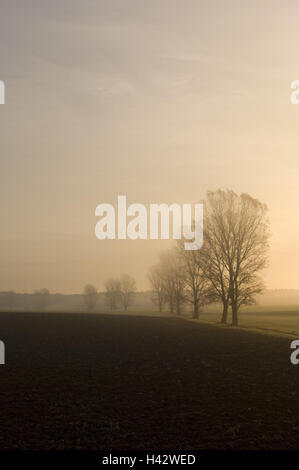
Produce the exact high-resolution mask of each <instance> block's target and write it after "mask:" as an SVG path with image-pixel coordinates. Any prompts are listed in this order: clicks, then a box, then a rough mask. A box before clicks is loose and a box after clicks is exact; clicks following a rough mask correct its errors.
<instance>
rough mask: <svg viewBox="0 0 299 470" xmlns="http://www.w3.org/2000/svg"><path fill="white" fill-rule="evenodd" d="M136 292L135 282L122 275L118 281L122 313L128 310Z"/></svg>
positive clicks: (127, 275)
mask: <svg viewBox="0 0 299 470" xmlns="http://www.w3.org/2000/svg"><path fill="white" fill-rule="evenodd" d="M135 292H136V281H135V279H134V278H133V277H132V276H130V275H129V274H123V275H122V277H121V279H120V293H121V299H122V304H123V308H124V311H125V312H126V311H127V310H128V307H129V306H130V305H131V303H132V300H133V297H134V294H135Z"/></svg>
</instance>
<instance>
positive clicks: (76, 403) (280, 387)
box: [0, 313, 299, 450]
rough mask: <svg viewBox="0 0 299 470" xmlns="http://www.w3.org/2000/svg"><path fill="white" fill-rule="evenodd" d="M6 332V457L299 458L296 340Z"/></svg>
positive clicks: (94, 323)
mask: <svg viewBox="0 0 299 470" xmlns="http://www.w3.org/2000/svg"><path fill="white" fill-rule="evenodd" d="M0 324H1V332H0V338H1V339H2V340H3V341H4V342H5V345H6V364H5V365H4V366H0V374H1V381H0V416H1V417H0V448H1V449H110V450H112V449H122V450H124V449H148V450H149V449H151V450H153V449H160V450H166V449H168V450H189V449H204V448H206V449H211V448H213V449H223V448H226V449H280V448H298V447H299V399H298V390H299V366H297V367H296V366H293V365H291V364H290V360H289V356H290V339H291V338H287V337H283V336H282V337H280V336H278V335H276V336H275V335H274V336H272V335H263V334H256V333H254V332H252V331H247V330H246V329H233V328H228V327H227V328H222V327H218V326H214V325H210V324H208V323H195V322H192V321H186V320H184V319H179V318H170V317H169V318H167V317H161V318H159V317H151V316H134V315H104V314H103V315H99V314H94V315H92V314H88V315H87V314H74V315H72V314H57V313H55V314H54V313H43V314H39V313H34V314H31V313H9V314H8V313H1V314H0ZM298 337H299V336H298ZM294 338H296V336H294Z"/></svg>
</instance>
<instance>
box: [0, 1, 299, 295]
mask: <svg viewBox="0 0 299 470" xmlns="http://www.w3.org/2000/svg"><path fill="white" fill-rule="evenodd" d="M0 79H1V80H3V81H4V82H5V84H6V104H5V105H1V106H0V137H1V139H0V148H1V167H0V178H1V184H0V204H1V231H0V290H6V289H15V290H17V291H32V290H33V289H36V288H40V287H48V288H49V289H50V290H51V291H54V292H55V291H60V292H67V293H69V292H78V291H81V290H82V288H83V286H84V284H85V283H87V282H91V283H94V284H95V285H96V286H97V287H99V288H102V286H103V281H104V280H105V278H107V277H109V276H111V275H113V274H115V275H118V274H121V273H123V272H128V273H130V274H132V275H133V276H135V277H136V278H137V279H138V287H139V288H145V287H147V283H146V272H147V269H148V267H149V266H150V265H151V264H153V263H155V262H156V261H157V259H158V253H159V251H160V250H161V249H163V248H167V247H168V246H169V243H168V242H166V241H164V242H163V241H158V242H157V241H99V240H97V239H96V237H95V234H94V226H95V223H96V218H95V216H94V211H95V207H96V206H97V205H98V204H100V203H101V202H110V203H113V204H114V203H115V202H116V197H117V194H126V195H127V199H128V202H129V203H131V202H141V203H144V204H149V203H151V202H157V203H161V202H166V203H172V202H179V203H184V202H185V203H187V202H196V201H198V200H199V199H202V198H203V197H204V195H205V193H206V191H207V190H208V189H211V190H216V189H217V188H222V189H225V188H230V189H233V190H235V191H236V192H248V193H249V194H251V195H252V196H254V197H257V198H259V199H260V200H261V201H262V202H265V203H266V204H267V205H268V207H269V215H270V220H271V226H272V233H273V236H272V240H271V257H270V267H269V269H268V270H267V272H266V282H267V285H268V287H270V288H288V287H289V288H299V237H298V236H299V221H298V206H299V181H298V176H299V105H292V104H290V84H291V82H292V81H293V80H295V79H299V2H298V1H297V0H294V1H291V0H287V1H286V0H284V1H282V0H281V1H275V0H271V1H270V0H269V1H265V0H264V1H263V0H259V1H250V2H249V1H247V0H243V1H240V0H238V1H237V0H236V1H231V0H226V1H225V2H224V1H222V0H218V1H208V2H207V1H199V0H180V1H178V0H163V1H161V0H158V1H157V0H146V1H145V0H117V1H115V0H105V1H104V0H97V1H96V0H95V1H92V0H72V1H68V0H51V1H48V0H35V1H33V0H26V2H25V1H24V0H18V1H17V0H1V3H0Z"/></svg>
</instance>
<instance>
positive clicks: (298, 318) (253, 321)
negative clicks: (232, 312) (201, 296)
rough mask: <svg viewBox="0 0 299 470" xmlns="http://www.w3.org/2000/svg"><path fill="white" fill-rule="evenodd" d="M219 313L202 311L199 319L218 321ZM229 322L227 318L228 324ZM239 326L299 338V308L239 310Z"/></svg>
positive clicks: (279, 307)
mask: <svg viewBox="0 0 299 470" xmlns="http://www.w3.org/2000/svg"><path fill="white" fill-rule="evenodd" d="M220 318H221V312H220V311H218V310H217V311H216V310H210V311H204V312H202V313H201V314H200V319H201V320H202V321H204V322H208V323H217V322H219V321H220ZM230 322H231V318H230V316H229V321H228V323H230ZM239 326H240V327H242V328H248V329H254V330H260V331H261V332H264V333H267V332H268V333H277V334H284V335H285V334H287V335H290V336H294V337H299V306H289V305H288V306H283V305H281V306H275V307H273V306H260V305H259V306H254V307H247V308H244V309H243V310H241V312H240V314H239Z"/></svg>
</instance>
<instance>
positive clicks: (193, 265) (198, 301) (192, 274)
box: [177, 240, 214, 318]
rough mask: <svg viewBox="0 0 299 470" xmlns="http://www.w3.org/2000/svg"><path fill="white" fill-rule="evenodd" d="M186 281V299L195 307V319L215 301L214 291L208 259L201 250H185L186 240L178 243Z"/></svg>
mask: <svg viewBox="0 0 299 470" xmlns="http://www.w3.org/2000/svg"><path fill="white" fill-rule="evenodd" d="M177 251H178V256H179V257H180V259H181V261H182V269H183V272H184V281H185V298H186V300H187V301H188V302H189V303H190V304H191V305H192V306H193V318H198V317H199V312H200V310H201V308H202V307H203V306H204V305H207V304H209V303H211V301H212V300H214V296H213V290H212V286H211V283H210V281H209V279H208V278H207V276H206V257H205V256H203V255H202V251H201V250H185V248H184V240H180V241H178V243H177Z"/></svg>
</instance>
